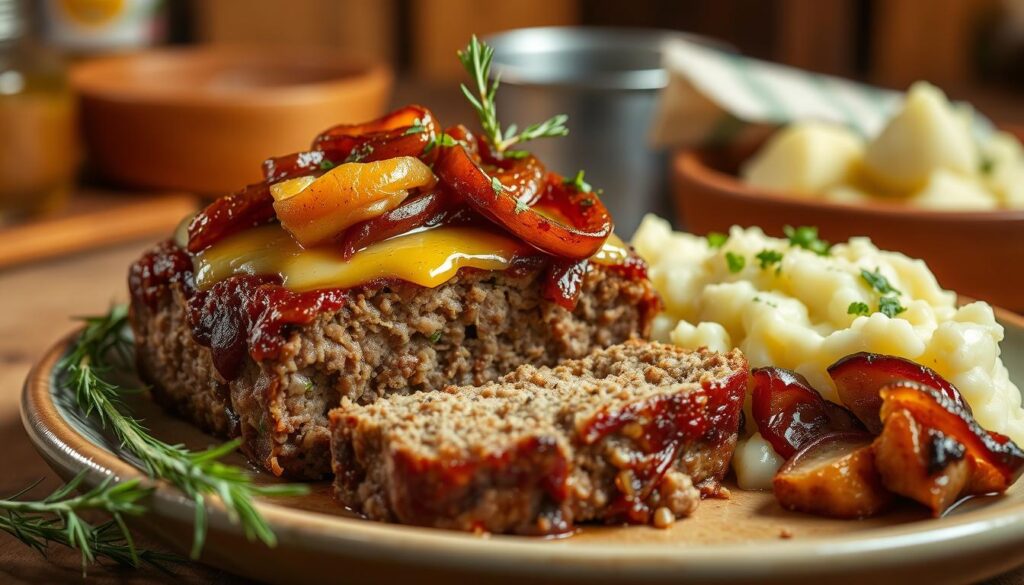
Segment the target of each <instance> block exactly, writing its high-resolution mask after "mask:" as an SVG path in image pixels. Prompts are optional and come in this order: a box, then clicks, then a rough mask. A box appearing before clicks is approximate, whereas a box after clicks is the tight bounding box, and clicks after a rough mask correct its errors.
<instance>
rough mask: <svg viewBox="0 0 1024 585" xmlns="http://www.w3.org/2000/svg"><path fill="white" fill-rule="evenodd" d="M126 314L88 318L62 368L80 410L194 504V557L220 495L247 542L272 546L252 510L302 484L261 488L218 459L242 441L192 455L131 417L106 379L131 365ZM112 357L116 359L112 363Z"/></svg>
mask: <svg viewBox="0 0 1024 585" xmlns="http://www.w3.org/2000/svg"><path fill="white" fill-rule="evenodd" d="M127 317H128V311H127V308H126V307H125V306H124V305H118V306H114V307H112V308H111V309H110V311H109V312H108V313H107V314H106V315H102V316H98V317H87V318H85V319H84V321H85V328H84V329H83V330H82V333H81V335H80V336H79V338H78V341H77V343H75V345H74V347H73V349H72V351H71V352H70V353H69V354H68V355H67V356H66V357H65V358H64V359H63V360H61V362H60V363H59V364H58V371H60V372H62V373H63V374H64V375H66V376H67V377H68V380H69V381H70V383H71V385H72V387H73V388H74V389H75V397H76V399H77V402H78V406H79V408H81V409H82V411H83V412H84V413H85V414H86V415H87V416H88V415H95V416H96V417H97V418H98V419H99V420H100V422H101V423H102V424H103V426H104V428H106V429H109V430H110V431H112V432H113V433H114V434H115V435H116V436H117V438H118V440H119V441H120V442H121V445H122V446H123V447H124V448H125V449H127V450H128V451H130V452H131V453H132V454H134V455H135V456H136V457H138V458H139V459H140V460H141V461H142V464H143V466H144V468H145V471H146V473H147V474H148V475H149V476H150V477H152V478H154V479H162V480H166V481H168V482H169V483H171V484H173V485H174V486H175V487H177V488H178V489H180V490H181V491H182V492H184V493H185V495H186V496H188V497H189V498H191V499H192V501H193V502H194V503H195V520H194V529H193V533H192V550H191V556H192V558H197V557H198V556H199V553H200V552H201V551H202V548H203V544H204V541H205V539H206V520H207V519H206V498H207V496H209V495H213V494H215V495H217V496H219V497H220V499H221V501H222V502H223V503H224V506H225V508H227V511H228V514H229V515H230V518H231V520H232V521H234V522H237V523H239V524H240V525H241V526H242V529H243V530H244V532H245V535H246V537H247V538H249V539H250V540H251V539H254V538H256V539H259V540H260V541H262V542H263V543H264V544H266V545H267V546H274V545H275V544H276V543H277V539H276V538H275V536H274V533H273V532H272V531H271V530H270V526H269V525H267V522H266V520H264V518H263V516H261V515H260V513H259V512H258V511H257V510H256V508H255V507H254V506H253V501H252V498H253V497H254V496H284V495H297V494H303V493H306V491H307V489H306V487H305V486H302V485H276V486H257V485H254V484H253V483H252V480H251V478H250V476H249V475H248V474H247V473H246V472H245V471H244V470H242V469H240V468H238V467H234V466H231V465H225V464H224V463H221V462H220V461H219V460H220V459H221V458H222V457H224V456H225V455H227V454H228V453H231V452H232V451H234V450H235V449H236V448H237V447H238V445H239V442H238V441H237V440H236V441H229V442H227V443H224V444H223V445H220V446H218V447H212V448H210V449H206V450H204V451H195V452H194V451H189V450H188V449H186V448H185V446H184V445H172V444H169V443H165V442H163V441H161V440H159V439H157V438H155V437H153V436H152V435H150V434H149V432H148V431H147V429H146V428H145V427H144V426H143V425H142V422H141V421H140V420H139V419H137V418H134V417H132V416H131V415H130V414H128V413H127V409H126V407H125V405H124V403H123V402H122V400H121V394H122V393H125V392H132V391H137V390H126V389H123V388H121V387H119V386H117V385H116V384H113V383H111V382H109V381H107V380H106V379H105V378H104V376H105V375H107V374H109V373H110V372H111V371H112V370H114V369H115V368H117V367H122V368H123V367H126V366H127V364H129V363H130V342H129V340H128V338H127V337H126V335H125V325H126V323H127ZM110 358H114V361H113V362H111V361H108V360H109V359H110Z"/></svg>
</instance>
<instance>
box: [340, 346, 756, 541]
mask: <svg viewBox="0 0 1024 585" xmlns="http://www.w3.org/2000/svg"><path fill="white" fill-rule="evenodd" d="M746 383H747V364H746V360H745V359H744V358H743V355H742V354H741V353H740V352H739V351H736V350H734V351H733V352H731V353H729V354H719V353H713V352H709V351H707V350H699V351H687V350H683V349H680V348H677V347H674V346H669V345H663V344H658V343H645V342H639V341H633V342H628V343H625V344H621V345H616V346H613V347H610V348H608V349H605V350H599V351H596V352H595V353H593V354H591V355H589V356H587V357H585V358H582V359H576V360H570V361H566V362H563V363H562V364H561V365H558V366H556V367H536V366H533V365H524V366H521V367H519V369H517V370H516V371H514V372H512V373H510V374H508V375H506V376H505V377H503V378H502V379H501V380H500V381H498V382H493V383H489V384H486V385H483V386H477V387H474V386H461V387H454V386H449V387H447V388H445V389H444V390H443V391H439V392H421V393H417V394H413V395H406V396H389V397H387V398H385V399H383V400H379V401H377V402H375V403H373V404H369V405H360V404H357V403H356V402H354V401H352V400H348V399H343V400H342V406H341V407H340V408H338V409H336V410H333V411H332V412H331V415H330V418H331V431H332V445H331V449H332V453H333V465H334V472H335V480H334V482H335V483H334V485H335V493H336V494H337V496H338V498H339V499H340V500H341V501H342V502H343V503H344V504H345V505H347V506H349V507H350V508H352V509H354V510H356V511H360V512H362V513H363V514H365V515H366V516H367V517H369V518H371V519H375V520H384V521H390V522H400V523H404V524H415V525H421V526H433V527H439V528H449V529H457V530H469V531H487V532H497V533H518V534H551V533H559V532H564V531H568V530H571V529H572V528H573V526H574V524H576V523H579V522H584V521H601V522H622V521H625V522H633V523H646V522H654V523H655V524H657V525H662V526H663V525H666V524H668V523H671V522H672V521H673V520H674V519H675V518H677V517H681V516H686V515H688V514H690V513H691V512H693V510H694V509H695V508H696V507H697V504H698V502H699V500H700V496H701V494H702V493H704V494H714V493H717V492H718V489H719V482H720V480H721V479H722V476H723V475H724V474H725V473H726V471H727V469H728V466H729V460H730V459H731V457H732V453H733V449H734V448H735V445H736V437H737V431H738V429H739V424H740V411H741V408H742V402H743V396H744V392H745V390H746Z"/></svg>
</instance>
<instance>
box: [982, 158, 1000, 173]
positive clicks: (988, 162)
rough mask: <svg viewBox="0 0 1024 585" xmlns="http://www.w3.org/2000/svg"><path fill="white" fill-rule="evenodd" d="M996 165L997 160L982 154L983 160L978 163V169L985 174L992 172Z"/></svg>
mask: <svg viewBox="0 0 1024 585" xmlns="http://www.w3.org/2000/svg"><path fill="white" fill-rule="evenodd" d="M995 166H996V161H994V160H992V158H991V157H987V156H982V157H981V162H980V163H979V164H978V171H979V172H980V173H981V174H983V175H988V174H991V173H992V169H994V168H995Z"/></svg>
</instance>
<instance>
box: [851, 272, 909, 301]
mask: <svg viewBox="0 0 1024 585" xmlns="http://www.w3.org/2000/svg"><path fill="white" fill-rule="evenodd" d="M860 277H861V278H863V279H864V282H866V283H868V286H870V287H871V288H873V289H875V290H876V291H878V294H880V295H887V294H890V293H892V294H897V295H898V294H902V293H900V291H899V290H898V289H896V287H894V286H893V285H891V284H889V279H888V278H886V277H884V276H882V273H881V272H880V271H879V269H878V268H875V271H874V272H868V271H867V270H863V269H861V271H860Z"/></svg>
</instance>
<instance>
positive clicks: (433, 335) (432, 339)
mask: <svg viewBox="0 0 1024 585" xmlns="http://www.w3.org/2000/svg"><path fill="white" fill-rule="evenodd" d="M438 341H441V330H440V329H438V330H437V331H435V332H433V333H431V334H430V343H437V342H438Z"/></svg>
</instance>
